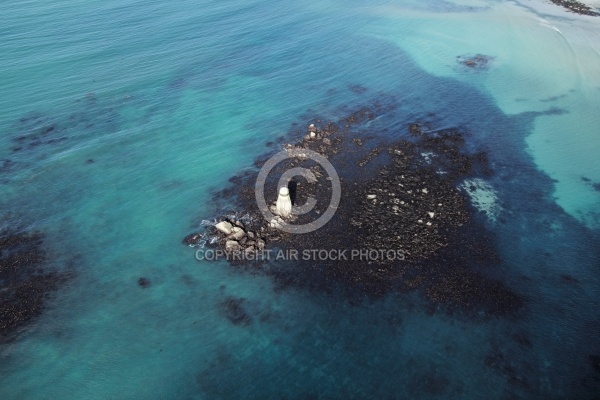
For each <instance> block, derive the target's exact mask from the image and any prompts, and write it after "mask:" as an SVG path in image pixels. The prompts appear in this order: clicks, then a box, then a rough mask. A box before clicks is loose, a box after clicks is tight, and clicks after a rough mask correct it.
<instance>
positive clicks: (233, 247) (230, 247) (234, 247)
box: [225, 240, 240, 251]
mask: <svg viewBox="0 0 600 400" xmlns="http://www.w3.org/2000/svg"><path fill="white" fill-rule="evenodd" d="M239 249H240V244H239V243H238V242H237V241H235V240H228V241H226V242H225V250H227V251H238V250H239Z"/></svg>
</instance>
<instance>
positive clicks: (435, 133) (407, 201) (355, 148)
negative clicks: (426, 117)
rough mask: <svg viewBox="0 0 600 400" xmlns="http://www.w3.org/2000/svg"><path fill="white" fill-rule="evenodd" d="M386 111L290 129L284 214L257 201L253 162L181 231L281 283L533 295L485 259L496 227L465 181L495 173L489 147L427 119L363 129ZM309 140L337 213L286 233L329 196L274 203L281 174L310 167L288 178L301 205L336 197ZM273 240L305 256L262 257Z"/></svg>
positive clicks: (366, 290)
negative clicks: (288, 214)
mask: <svg viewBox="0 0 600 400" xmlns="http://www.w3.org/2000/svg"><path fill="white" fill-rule="evenodd" d="M387 111H388V110H387V109H386V108H385V107H381V106H380V105H379V104H378V103H374V104H372V105H371V106H368V107H360V108H358V109H356V110H354V111H350V112H349V113H348V115H347V116H345V117H343V118H340V119H339V120H337V121H328V122H326V121H323V120H322V119H321V118H314V119H312V120H309V121H308V122H307V123H306V125H304V126H305V127H306V128H297V127H296V126H302V125H300V124H298V125H295V127H296V128H294V129H293V130H292V132H291V133H290V134H289V135H288V139H293V138H296V141H292V140H290V141H288V143H285V140H284V141H282V142H281V145H282V149H283V150H284V151H287V152H288V153H289V157H288V158H286V159H285V160H283V161H281V162H280V163H279V164H277V165H276V166H275V167H274V168H273V169H272V171H271V173H270V174H269V176H268V177H267V178H266V180H265V188H266V191H265V194H266V196H265V197H266V198H265V199H266V203H267V204H269V205H270V210H271V211H272V212H273V214H274V215H275V217H274V218H273V219H271V220H266V219H265V218H264V217H263V215H262V214H261V211H260V210H259V208H258V206H257V204H256V200H255V182H256V179H257V172H256V171H255V170H248V171H243V172H241V173H240V174H238V175H236V176H235V177H233V178H231V179H230V184H231V185H230V186H229V187H226V188H225V189H223V190H221V191H219V192H217V193H215V195H214V201H215V204H218V203H220V202H223V203H226V204H229V205H231V204H232V203H233V211H229V212H226V211H222V214H221V215H220V216H219V217H217V218H216V220H215V221H213V222H211V223H206V224H204V225H203V226H202V228H201V229H200V230H198V231H196V232H194V233H192V234H190V235H188V236H187V237H186V238H185V239H184V240H183V242H184V243H185V244H188V245H191V246H198V247H201V248H203V247H204V248H207V249H216V250H220V251H222V252H223V253H224V254H229V255H234V257H229V258H228V260H229V261H230V263H231V264H232V265H237V266H240V267H243V268H246V269H247V268H250V269H257V270H260V271H264V273H267V274H269V275H271V276H272V277H273V279H274V280H275V282H276V284H277V285H278V287H285V286H288V285H293V286H304V287H308V288H311V289H314V290H324V291H334V290H335V291H337V290H338V289H340V288H342V290H345V291H346V292H347V293H348V294H349V295H350V296H354V295H356V294H359V295H361V296H362V295H367V296H381V295H383V294H385V293H387V292H389V291H400V292H408V291H412V290H419V292H420V293H422V294H423V295H424V298H425V299H426V300H427V301H428V302H429V304H430V305H431V310H432V311H433V312H435V310H438V309H440V310H443V311H444V312H447V313H454V312H457V311H460V312H467V313H469V314H471V315H478V316H485V315H496V316H502V315H508V314H514V313H515V312H517V311H518V310H520V309H521V308H522V307H523V305H524V304H525V300H524V299H523V298H522V297H521V296H520V295H519V294H517V293H515V292H513V291H512V290H511V289H510V288H508V287H507V286H506V285H505V284H504V283H502V282H501V281H499V280H497V279H493V278H490V277H487V276H486V273H485V272H484V271H485V268H487V267H489V266H492V265H498V264H500V263H501V260H500V259H499V257H498V255H497V253H496V249H495V247H494V238H493V236H492V235H491V234H490V233H489V232H488V231H487V230H486V229H485V226H484V224H483V220H485V217H483V216H481V215H480V214H479V213H478V212H477V210H475V209H474V207H473V206H472V205H471V203H470V200H469V197H468V195H467V193H465V192H464V191H463V190H462V189H461V186H460V184H461V183H462V182H464V180H465V179H467V178H473V177H478V178H480V179H484V178H487V177H489V176H492V175H493V171H492V169H491V167H490V165H489V162H488V158H487V155H486V153H485V150H482V149H479V150H477V151H475V150H473V149H471V150H467V138H468V135H469V133H468V132H467V131H466V130H459V129H454V128H448V129H437V130H436V129H433V128H431V127H430V126H429V125H428V124H424V123H420V122H414V123H409V124H407V125H405V127H406V128H405V130H404V131H400V132H398V134H397V135H396V136H397V137H399V138H396V139H393V140H390V139H387V138H378V137H377V136H369V135H368V134H367V135H365V130H366V129H365V128H366V127H367V126H368V125H370V124H372V123H373V121H374V120H375V119H376V118H377V117H378V116H379V115H381V114H384V113H386V112H387ZM308 150H310V151H314V152H317V153H319V154H320V155H322V156H324V157H326V158H327V160H329V161H330V162H331V163H332V165H334V166H335V169H336V171H337V173H338V174H339V178H340V182H341V187H342V196H341V201H340V203H339V205H338V206H337V211H336V212H335V214H334V216H333V217H332V218H331V220H330V221H329V222H328V223H327V224H325V225H324V226H323V227H322V228H320V229H319V230H317V231H315V232H310V233H302V234H293V233H287V232H285V231H282V230H281V229H279V228H280V227H281V226H282V225H284V224H292V225H301V224H307V223H310V222H311V221H315V220H317V219H318V218H319V217H320V216H321V215H323V214H324V213H325V212H326V211H327V210H328V207H329V204H328V203H327V202H322V201H318V202H317V203H316V205H315V206H314V208H313V209H312V210H311V211H309V212H307V213H305V214H301V215H294V216H293V217H292V219H285V218H281V217H279V216H277V215H276V209H275V207H274V205H275V200H276V196H277V193H278V180H277V179H276V178H279V177H281V176H282V175H283V174H284V173H285V172H286V171H288V170H290V169H294V168H305V169H306V170H307V171H309V172H310V174H312V176H313V177H309V176H308V175H310V174H306V175H305V176H295V177H293V178H292V179H291V180H290V181H289V183H288V188H289V189H290V194H291V195H292V200H293V203H294V205H297V206H298V205H303V204H305V203H306V202H307V201H308V200H309V199H310V198H313V199H319V200H321V199H327V201H328V200H329V199H331V198H332V194H333V185H332V178H331V177H330V176H328V173H327V171H326V170H325V168H324V167H323V166H322V165H320V164H319V163H315V162H314V160H312V159H311V158H310V157H308V156H307V155H308ZM272 155H273V153H271V152H269V153H266V154H265V155H264V156H261V157H259V158H258V159H257V160H256V163H255V166H256V167H260V166H262V165H263V164H264V163H265V162H266V161H267V160H268V159H269V158H270V157H271V156H272ZM205 222H207V221H205ZM269 249H271V250H278V251H284V252H286V251H287V253H285V254H294V253H290V251H293V252H295V254H297V255H300V256H299V257H298V258H296V259H292V260H289V259H288V260H289V261H292V262H291V263H285V262H277V261H275V260H272V259H271V260H265V259H262V258H260V257H258V256H257V254H263V252H264V251H266V250H269ZM315 249H321V250H320V251H321V252H320V253H316V252H315ZM322 250H335V251H336V253H335V255H337V256H338V257H337V258H336V259H333V258H332V257H331V253H329V254H325V255H324V256H323V257H321V256H318V255H319V254H321V253H322ZM355 253H356V254H355ZM340 254H344V257H345V258H342V257H339V255H340ZM303 255H304V256H306V257H304V258H303V257H302V256H303ZM272 261H274V262H272ZM290 264H292V266H290Z"/></svg>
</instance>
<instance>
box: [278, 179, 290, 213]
mask: <svg viewBox="0 0 600 400" xmlns="http://www.w3.org/2000/svg"><path fill="white" fill-rule="evenodd" d="M275 207H276V209H277V214H279V215H280V216H281V217H283V218H287V217H289V216H290V214H292V199H290V191H289V190H288V188H286V187H285V186H284V187H282V188H281V189H279V196H277V204H276V206H275Z"/></svg>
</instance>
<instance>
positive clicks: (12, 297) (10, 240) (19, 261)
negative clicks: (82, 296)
mask: <svg viewBox="0 0 600 400" xmlns="http://www.w3.org/2000/svg"><path fill="white" fill-rule="evenodd" d="M42 245H43V235H42V234H41V233H40V232H24V231H20V230H12V229H5V230H2V231H0V343H2V342H7V341H10V340H12V339H14V338H15V337H16V336H17V334H18V332H19V331H20V330H21V329H22V328H24V327H25V326H27V325H28V324H29V323H31V322H32V321H34V320H35V319H36V318H38V317H39V316H40V315H41V314H42V312H43V310H44V308H45V307H46V305H47V303H48V300H49V299H50V298H51V295H52V294H53V293H54V292H55V291H56V290H57V289H58V288H59V287H60V286H61V285H62V284H64V283H65V282H66V281H67V280H68V278H69V274H67V273H64V272H61V271H58V270H55V269H53V268H51V267H49V266H48V260H47V256H46V253H45V251H44V250H43V248H42Z"/></svg>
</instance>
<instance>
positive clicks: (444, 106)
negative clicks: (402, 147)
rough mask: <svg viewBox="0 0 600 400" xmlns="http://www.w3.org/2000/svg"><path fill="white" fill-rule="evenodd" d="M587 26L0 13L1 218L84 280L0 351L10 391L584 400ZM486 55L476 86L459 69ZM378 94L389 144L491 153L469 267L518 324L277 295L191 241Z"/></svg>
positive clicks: (260, 279) (101, 8) (148, 6)
mask: <svg viewBox="0 0 600 400" xmlns="http://www.w3.org/2000/svg"><path fill="white" fill-rule="evenodd" d="M599 21H600V18H596V19H594V18H591V17H579V16H575V15H573V14H570V13H566V12H564V11H563V10H562V9H560V8H558V7H555V6H551V5H546V4H542V3H540V4H538V3H530V2H527V3H523V4H520V3H515V2H502V3H498V2H492V1H490V2H487V1H469V2H466V1H465V2H461V3H460V4H459V3H451V2H433V1H428V2H411V1H397V2H392V3H389V2H379V1H370V2H368V3H365V4H361V5H359V6H355V5H348V4H342V3H340V2H337V1H326V2H323V1H321V2H314V1H310V0H306V1H302V2H296V3H294V4H289V2H282V1H276V2H265V1H253V2H229V3H226V4H225V3H223V2H216V1H201V2H193V1H182V2H178V3H177V4H171V3H164V2H157V1H150V2H139V1H125V2H124V1H119V2H117V1H102V2H100V1H92V2H90V1H86V2H84V1H59V2H54V3H53V4H52V5H46V4H42V3H40V2H39V1H35V0H31V1H25V2H23V1H20V2H16V1H9V2H7V3H6V4H4V6H3V13H2V16H0V32H2V37H3V38H4V40H2V41H0V54H2V56H1V57H2V60H3V63H2V64H1V67H0V81H1V82H2V88H3V89H4V90H3V93H4V96H0V109H1V110H2V118H1V119H0V132H1V136H0V154H1V158H0V159H2V160H5V159H10V160H11V161H12V163H13V164H12V165H11V167H10V168H4V169H2V170H1V172H0V182H1V185H0V191H1V194H2V195H1V197H0V199H1V207H2V210H3V212H2V217H3V219H4V220H6V221H8V223H10V224H15V225H17V224H18V225H20V226H23V225H25V226H27V227H29V228H30V229H36V230H40V231H42V232H43V233H44V234H45V242H44V246H45V248H46V251H47V252H48V253H49V255H50V257H49V258H50V261H49V262H50V263H51V264H53V265H56V266H58V267H59V268H67V267H66V266H69V267H68V268H70V269H73V270H74V271H75V276H74V278H73V279H72V280H71V281H70V282H69V283H68V284H67V285H65V286H63V287H62V288H61V289H60V290H59V291H58V292H57V293H56V294H55V295H54V296H53V297H52V299H51V300H50V301H49V302H48V307H47V308H46V310H45V312H44V314H43V315H42V317H41V318H39V319H36V320H35V321H34V322H33V323H31V324H30V325H28V326H27V328H26V329H25V330H24V331H23V332H20V334H19V336H18V338H17V340H15V341H11V342H9V343H3V344H0V358H1V360H2V361H1V362H0V382H1V384H0V398H3V399H12V398H28V399H30V398H31V399H38V398H39V399H43V398H90V399H93V398H99V399H100V398H140V399H141V398H144V399H148V398H186V399H187V398H190V399H192V398H194V399H216V398H224V399H225V398H227V399H229V398H256V399H268V398H273V399H280V398H340V399H342V398H343V399H348V398H473V399H477V398H482V399H483V398H486V399H487V398H579V399H584V398H594V396H597V393H600V372H599V371H598V368H597V367H596V368H594V365H593V363H592V361H590V356H591V355H596V356H597V355H599V353H600V337H599V334H598V332H599V328H600V320H599V316H598V311H597V310H598V306H599V299H600V293H599V291H598V287H600V282H599V275H598V268H597V267H598V260H599V259H600V257H599V256H600V254H599V252H600V250H599V247H598V243H600V242H599V241H598V239H599V237H598V227H599V226H600V225H599V224H600V219H599V218H600V216H599V215H600V214H599V207H598V206H599V203H600V192H598V190H595V189H594V183H598V182H600V162H599V161H598V157H597V156H596V154H597V152H598V149H599V148H600V139H599V138H598V135H597V132H598V131H600V130H599V128H600V117H599V115H600V113H598V111H600V109H599V105H600V74H599V71H600V70H599V69H598V68H597V65H600V54H599V48H598V44H597V43H599V42H598V40H597V38H598V36H599V35H600V25H599ZM478 53H481V54H485V55H489V56H491V57H493V59H492V60H491V62H490V65H489V68H487V69H485V70H476V71H475V70H470V69H468V68H464V67H462V66H461V65H459V64H458V63H457V62H456V57H457V56H462V55H474V54H478ZM352 85H360V86H361V87H364V88H366V91H363V90H358V91H357V90H354V91H353V90H352ZM374 99H379V100H380V101H382V102H384V103H386V104H388V105H392V104H394V105H395V106H397V108H395V111H394V112H391V113H388V114H386V115H384V116H383V117H382V118H381V120H380V124H379V125H376V126H377V130H376V129H375V128H373V130H374V132H375V133H376V134H377V135H387V136H389V137H390V138H398V137H401V136H402V135H405V132H406V124H408V123H410V122H414V121H415V120H426V119H428V118H429V119H431V120H432V122H431V123H432V124H433V125H434V126H435V128H446V127H454V126H460V127H463V128H464V129H466V130H467V131H468V132H470V134H469V140H468V146H470V147H472V148H474V149H485V150H486V151H487V152H488V155H489V158H490V162H491V165H492V167H493V169H494V175H493V176H492V177H491V178H489V179H488V181H487V185H489V187H490V188H493V189H494V190H495V193H496V196H497V199H498V203H499V207H501V209H502V211H501V212H500V215H499V216H498V218H497V221H493V220H489V219H487V218H486V217H485V216H484V215H477V216H476V218H478V221H479V222H480V223H481V224H482V225H483V226H485V227H486V229H488V230H489V232H491V233H492V234H493V235H494V237H495V240H496V241H495V247H496V249H497V251H498V253H499V254H500V256H501V259H502V262H501V263H500V264H499V265H495V266H485V265H481V266H479V268H481V270H482V271H483V272H484V273H485V274H488V275H489V276H490V277H495V278H497V279H500V280H501V281H502V282H504V283H506V284H507V285H508V286H509V287H511V289H512V290H514V291H515V292H517V293H519V294H522V295H523V296H524V297H525V298H526V299H527V304H526V306H525V309H524V310H522V312H520V313H519V314H518V315H515V316H513V317H510V318H472V317H470V316H469V315H466V314H465V315H461V314H460V313H458V314H452V315H447V314H446V313H444V312H443V310H437V311H435V312H433V313H431V312H430V310H429V309H428V308H427V304H426V301H425V300H424V299H423V297H422V296H420V295H419V294H418V293H409V294H403V293H390V294H388V295H386V296H384V297H383V298H379V299H375V300H374V299H364V300H363V301H360V302H356V301H352V302H350V301H348V299H347V298H346V297H345V296H344V295H342V294H341V293H335V292H333V293H322V292H314V291H308V290H305V289H303V288H302V287H296V286H289V287H284V288H281V287H279V286H276V285H275V284H274V282H273V281H272V280H271V279H270V278H269V277H268V276H264V275H262V274H252V273H240V272H238V271H236V270H234V269H232V268H230V267H229V266H227V265H226V264H224V263H204V262H198V261H196V260H194V254H193V249H190V248H189V247H186V246H183V245H181V239H182V238H183V236H185V235H186V234H188V233H190V232H191V231H193V230H194V229H197V228H198V227H199V225H200V222H201V220H202V219H210V218H213V217H216V216H217V215H215V213H216V211H217V210H215V205H214V204H212V203H211V199H212V194H213V193H214V191H215V190H216V189H218V188H221V187H223V186H224V185H226V184H227V180H228V178H229V177H230V176H233V175H235V174H236V173H238V172H239V171H240V170H242V169H245V168H248V167H250V166H251V165H252V163H253V161H254V159H255V158H256V157H257V156H259V155H261V154H263V153H264V152H265V151H267V149H266V148H265V147H264V145H265V144H266V143H267V142H269V141H272V140H275V139H277V138H278V137H280V136H282V135H284V134H286V132H288V130H289V129H290V128H291V126H292V124H293V123H295V122H297V123H301V124H304V123H306V122H307V121H308V120H309V119H311V118H313V117H314V116H315V115H320V116H322V117H323V118H327V119H337V118H339V117H340V116H341V114H342V113H343V111H341V109H342V108H344V107H355V106H360V105H362V104H367V103H369V102H371V101H373V100H374ZM428 113H434V114H435V116H434V117H428V116H427V115H428ZM48 127H53V129H52V130H51V131H50V132H49V133H41V132H45V131H46V130H47V128H48ZM385 129H387V130H385ZM24 135H25V136H26V137H25V138H24V139H20V140H16V139H17V138H18V137H21V136H24ZM18 147H21V148H20V149H18V150H15V149H17V148H18ZM582 178H586V179H582ZM140 277H146V278H147V279H149V281H150V286H149V287H148V288H145V289H144V288H141V287H140V286H139V285H138V279H139V278H140ZM231 298H234V299H238V298H244V299H245V300H244V301H243V303H242V304H243V307H244V309H245V310H246V312H247V314H248V316H249V318H250V323H249V324H245V325H235V324H232V323H231V321H230V320H229V319H228V318H227V315H226V311H224V310H225V309H226V308H227V307H226V304H227V301H228V299H231Z"/></svg>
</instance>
